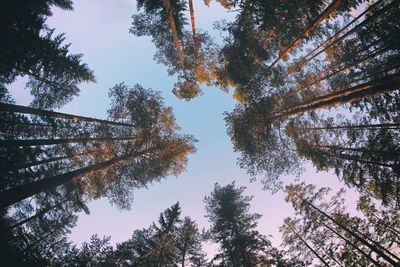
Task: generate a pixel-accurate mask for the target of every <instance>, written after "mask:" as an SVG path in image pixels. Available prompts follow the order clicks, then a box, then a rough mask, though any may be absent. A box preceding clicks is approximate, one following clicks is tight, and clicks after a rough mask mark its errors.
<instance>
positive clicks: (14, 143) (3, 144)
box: [0, 136, 139, 148]
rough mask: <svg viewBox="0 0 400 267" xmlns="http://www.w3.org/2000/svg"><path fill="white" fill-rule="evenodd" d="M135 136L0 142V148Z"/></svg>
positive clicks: (130, 137)
mask: <svg viewBox="0 0 400 267" xmlns="http://www.w3.org/2000/svg"><path fill="white" fill-rule="evenodd" d="M136 139H139V138H138V137H137V136H126V137H89V138H58V139H27V140H0V147H6V148H11V147H26V146H47V145H57V144H70V143H86V142H92V141H120V140H136Z"/></svg>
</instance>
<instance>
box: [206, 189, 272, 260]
mask: <svg viewBox="0 0 400 267" xmlns="http://www.w3.org/2000/svg"><path fill="white" fill-rule="evenodd" d="M244 189H245V188H244V187H239V188H237V187H236V185H235V183H231V184H228V185H226V186H220V185H218V184H215V186H214V190H213V191H212V192H211V194H210V196H207V197H206V198H205V199H204V202H205V204H206V211H207V215H206V217H207V218H208V220H209V222H210V223H211V227H210V229H209V235H210V238H211V240H212V241H214V242H215V243H217V244H218V245H219V247H220V252H219V253H218V254H217V255H216V256H215V257H214V259H213V261H214V262H216V263H218V264H219V265H217V266H256V265H257V264H260V263H262V262H263V260H265V254H264V253H265V252H266V250H267V249H268V248H269V246H270V243H269V241H268V240H267V238H266V237H265V236H263V235H262V234H260V233H259V232H258V230H257V221H258V220H259V219H260V217H261V215H260V214H257V213H250V211H249V209H250V201H251V199H252V197H249V196H244V195H243V192H244Z"/></svg>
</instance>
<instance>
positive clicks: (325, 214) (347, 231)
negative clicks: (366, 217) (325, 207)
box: [304, 200, 400, 266]
mask: <svg viewBox="0 0 400 267" xmlns="http://www.w3.org/2000/svg"><path fill="white" fill-rule="evenodd" d="M304 203H306V204H307V205H308V206H309V207H311V208H313V209H314V210H315V211H317V212H318V213H319V214H321V215H323V216H324V217H325V218H327V219H329V220H330V221H332V222H333V223H334V224H336V225H337V226H339V227H340V228H341V229H343V230H344V231H345V232H346V233H348V234H350V235H351V236H352V237H354V238H355V239H356V240H357V241H358V242H360V243H362V244H363V245H365V246H367V247H368V248H369V249H370V250H371V251H373V252H375V253H376V254H377V255H378V256H379V257H381V258H383V259H384V260H385V261H387V262H389V263H390V264H392V265H393V266H399V264H400V262H396V261H395V260H393V259H392V258H390V257H389V256H388V255H386V254H385V253H383V252H382V251H380V250H379V249H378V248H377V246H375V245H371V244H370V243H369V242H367V241H366V240H365V239H364V238H362V237H361V236H360V235H358V234H357V233H356V232H355V231H352V230H350V229H349V228H347V227H346V226H345V225H343V224H342V223H340V222H339V221H337V220H336V219H334V218H333V217H332V216H330V215H329V214H327V213H325V212H323V211H322V210H320V209H319V208H318V207H316V206H314V205H313V204H312V203H311V202H309V201H307V200H304Z"/></svg>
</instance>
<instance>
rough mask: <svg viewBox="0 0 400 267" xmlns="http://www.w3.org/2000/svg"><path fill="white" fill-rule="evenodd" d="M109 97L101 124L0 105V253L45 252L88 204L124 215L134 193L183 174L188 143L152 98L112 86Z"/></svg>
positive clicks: (155, 97)
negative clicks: (103, 201) (0, 125)
mask: <svg viewBox="0 0 400 267" xmlns="http://www.w3.org/2000/svg"><path fill="white" fill-rule="evenodd" d="M110 97H111V100H112V106H111V108H110V110H109V115H110V118H109V120H101V119H94V118H88V117H82V116H74V115H71V114H64V113H59V112H52V111H47V110H42V109H37V108H29V107H21V106H17V105H13V104H1V106H0V107H1V114H0V115H1V116H2V119H4V121H6V122H7V123H6V125H5V128H4V131H2V134H1V137H2V140H1V152H2V153H1V157H2V159H3V160H2V164H1V168H2V170H4V172H3V173H2V176H3V178H4V179H2V181H1V184H0V185H1V187H0V199H1V207H2V209H4V210H8V208H9V207H10V206H11V207H12V208H13V210H14V211H13V213H10V214H4V216H3V218H2V220H1V231H2V235H3V234H4V237H6V238H4V239H3V238H2V241H4V244H2V247H3V245H4V247H10V249H12V250H17V251H18V250H20V249H22V253H23V254H25V255H26V257H28V258H29V257H30V256H29V255H32V253H33V252H32V248H38V249H39V248H43V251H44V252H43V253H45V252H46V251H48V252H49V253H50V251H49V247H50V248H52V247H54V246H55V247H56V248H59V247H60V246H59V245H57V244H58V243H59V242H62V240H63V239H64V238H65V234H66V233H67V232H68V231H69V229H70V228H71V227H73V225H74V224H75V221H76V215H75V213H76V212H79V211H81V210H84V211H85V212H88V209H87V207H86V206H85V203H87V202H88V201H90V200H93V199H97V198H100V197H108V199H109V200H110V202H111V203H112V204H114V205H117V206H118V207H119V208H121V209H128V208H130V205H131V201H130V200H131V199H132V196H133V190H134V189H136V188H141V187H143V186H146V184H147V183H148V182H150V181H154V180H159V179H161V178H162V177H165V176H168V175H170V174H173V175H178V174H179V173H181V172H182V171H183V170H184V167H185V164H186V161H187V155H188V154H189V153H192V152H194V146H193V143H194V141H195V140H194V139H193V138H192V137H191V136H189V135H182V134H180V133H178V131H179V126H178V125H177V124H176V122H175V118H174V115H173V112H172V109H171V108H169V107H165V105H164V103H163V101H162V98H161V97H160V95H159V93H157V92H155V91H152V90H146V89H144V88H143V87H141V86H139V85H136V86H135V87H133V88H129V87H128V86H126V85H123V84H119V85H117V86H115V87H114V88H113V89H112V90H111V92H110ZM32 127H34V129H35V130H34V131H33V129H32ZM6 140H7V141H6ZM53 243H55V244H56V245H54V246H53V245H52V244H53ZM5 251H6V249H5ZM39 251H40V250H39ZM15 253H17V252H15ZM18 253H19V252H18ZM35 253H36V254H37V255H39V256H37V257H35V258H41V257H42V256H43V253H42V252H35Z"/></svg>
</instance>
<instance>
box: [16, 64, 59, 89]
mask: <svg viewBox="0 0 400 267" xmlns="http://www.w3.org/2000/svg"><path fill="white" fill-rule="evenodd" d="M14 68H15V69H16V70H17V71H19V72H21V73H22V74H25V75H28V76H31V77H33V78H34V79H35V80H37V81H40V82H43V83H45V84H48V85H50V86H53V87H54V88H56V89H57V90H61V91H65V88H63V87H62V86H60V85H59V84H57V83H55V82H53V81H50V80H48V79H46V78H44V77H42V76H40V75H38V74H35V73H33V72H31V71H29V70H24V69H22V68H19V67H14Z"/></svg>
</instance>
